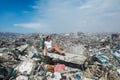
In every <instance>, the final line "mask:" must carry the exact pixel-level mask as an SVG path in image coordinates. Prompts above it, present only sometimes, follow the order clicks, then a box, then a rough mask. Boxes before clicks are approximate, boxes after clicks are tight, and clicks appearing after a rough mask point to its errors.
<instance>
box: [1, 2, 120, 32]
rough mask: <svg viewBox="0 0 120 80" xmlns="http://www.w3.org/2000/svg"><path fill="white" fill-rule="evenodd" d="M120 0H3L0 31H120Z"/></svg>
mask: <svg viewBox="0 0 120 80" xmlns="http://www.w3.org/2000/svg"><path fill="white" fill-rule="evenodd" d="M119 30H120V0H0V32H17V33H35V32H37V33H66V32H79V31H81V32H120V31H119Z"/></svg>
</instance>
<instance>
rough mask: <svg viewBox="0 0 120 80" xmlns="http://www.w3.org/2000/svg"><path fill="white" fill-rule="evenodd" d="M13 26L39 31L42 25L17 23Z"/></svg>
mask: <svg viewBox="0 0 120 80" xmlns="http://www.w3.org/2000/svg"><path fill="white" fill-rule="evenodd" d="M14 26H16V27H24V28H31V29H39V28H41V27H42V25H41V24H40V23H19V24H14Z"/></svg>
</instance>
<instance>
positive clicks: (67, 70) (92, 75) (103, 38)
mask: <svg viewBox="0 0 120 80" xmlns="http://www.w3.org/2000/svg"><path fill="white" fill-rule="evenodd" d="M47 35H50V36H51V38H52V40H53V41H54V42H55V43H57V44H58V45H59V47H60V49H61V50H62V51H63V52H64V53H65V56H62V55H59V54H56V53H54V52H53V53H47V54H45V52H44V49H42V45H41V44H42V39H43V38H45V37H46V36H47ZM0 80H120V33H82V32H80V33H61V34H55V33H54V34H38V33H31V34H18V33H0Z"/></svg>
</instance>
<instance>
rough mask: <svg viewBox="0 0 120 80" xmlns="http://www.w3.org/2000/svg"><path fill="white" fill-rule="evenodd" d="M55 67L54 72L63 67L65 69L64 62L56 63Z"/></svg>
mask: <svg viewBox="0 0 120 80" xmlns="http://www.w3.org/2000/svg"><path fill="white" fill-rule="evenodd" d="M53 67H54V72H61V71H62V70H63V69H65V65H64V64H58V65H55V66H53Z"/></svg>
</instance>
